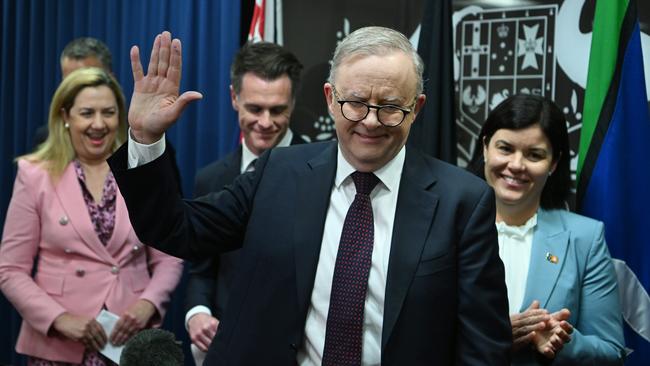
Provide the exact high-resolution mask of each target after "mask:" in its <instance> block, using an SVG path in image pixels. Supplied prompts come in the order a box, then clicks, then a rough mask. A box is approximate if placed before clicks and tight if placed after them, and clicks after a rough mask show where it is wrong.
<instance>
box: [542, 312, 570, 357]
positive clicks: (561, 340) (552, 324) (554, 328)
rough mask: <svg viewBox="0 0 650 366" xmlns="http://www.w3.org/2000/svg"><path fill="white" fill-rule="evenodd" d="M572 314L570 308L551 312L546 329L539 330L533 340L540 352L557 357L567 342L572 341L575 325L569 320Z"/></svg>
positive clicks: (546, 355)
mask: <svg viewBox="0 0 650 366" xmlns="http://www.w3.org/2000/svg"><path fill="white" fill-rule="evenodd" d="M570 316H571V312H570V311H569V310H568V309H562V310H559V311H557V312H555V313H553V314H551V318H550V320H549V321H548V322H547V326H546V328H545V329H544V330H542V331H538V332H537V334H536V335H535V337H534V339H533V342H534V344H535V348H536V349H537V351H538V352H539V353H541V354H542V355H544V356H545V357H547V358H551V359H552V358H555V357H556V356H557V354H558V352H560V350H562V348H563V347H564V345H565V344H566V343H569V342H571V333H573V326H572V325H571V323H569V322H568V321H567V319H569V317H570Z"/></svg>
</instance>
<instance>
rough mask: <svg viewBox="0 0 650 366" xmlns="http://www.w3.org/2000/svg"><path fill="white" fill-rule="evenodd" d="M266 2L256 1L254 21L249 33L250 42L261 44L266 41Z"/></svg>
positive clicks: (262, 0)
mask: <svg viewBox="0 0 650 366" xmlns="http://www.w3.org/2000/svg"><path fill="white" fill-rule="evenodd" d="M265 2H266V1H265V0H255V6H254V7H253V19H251V27H250V30H249V31H248V41H249V42H250V41H253V42H260V41H262V40H264V10H265V9H264V8H265V7H264V5H265V4H264V3H265Z"/></svg>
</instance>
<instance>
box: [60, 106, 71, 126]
mask: <svg viewBox="0 0 650 366" xmlns="http://www.w3.org/2000/svg"><path fill="white" fill-rule="evenodd" d="M59 115H60V116H61V118H62V119H63V122H66V123H68V122H69V120H70V115H69V114H68V112H67V111H66V110H65V108H61V110H60V111H59Z"/></svg>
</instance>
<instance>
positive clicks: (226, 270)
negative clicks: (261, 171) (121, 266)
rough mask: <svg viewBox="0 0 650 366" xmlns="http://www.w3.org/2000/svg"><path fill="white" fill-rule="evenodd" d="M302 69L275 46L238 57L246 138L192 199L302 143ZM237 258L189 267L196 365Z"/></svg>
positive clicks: (238, 107) (236, 89)
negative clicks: (295, 124) (297, 124)
mask: <svg viewBox="0 0 650 366" xmlns="http://www.w3.org/2000/svg"><path fill="white" fill-rule="evenodd" d="M301 70H302V64H301V63H300V62H299V61H298V59H297V58H296V56H295V55H293V54H292V53H291V52H289V51H287V50H286V49H284V48H283V47H281V46H278V45H276V44H273V43H268V42H258V43H247V44H245V45H244V46H243V47H242V48H241V49H240V50H239V52H237V54H236V55H235V57H234V59H233V62H232V65H231V66H230V80H231V85H230V97H231V101H232V107H233V108H234V110H235V111H236V112H237V117H238V120H239V129H240V130H241V132H242V135H243V137H244V139H243V141H242V144H241V145H240V146H239V147H238V148H237V149H236V150H234V151H233V152H231V153H230V154H228V155H227V156H226V157H224V158H222V159H220V160H218V161H215V162H213V163H211V164H210V165H208V166H206V167H205V168H203V169H201V170H200V171H199V172H198V173H197V175H196V178H195V180H194V182H195V183H194V197H201V196H203V195H206V194H208V193H210V192H217V191H220V190H222V189H223V188H224V187H225V186H226V185H228V184H231V183H232V182H233V181H234V180H235V178H237V176H239V175H240V174H243V173H244V172H248V171H252V170H254V169H255V168H254V164H255V161H257V158H259V156H260V155H261V154H262V153H264V152H265V151H266V150H268V149H270V148H273V147H275V146H278V147H284V146H289V145H295V144H299V143H302V141H301V140H300V138H299V137H298V135H294V134H293V133H292V131H291V129H290V128H289V119H290V117H291V113H292V112H293V109H294V105H295V98H296V92H297V90H298V87H299V84H300V72H301ZM239 255H240V254H239V251H232V252H228V253H224V254H221V255H218V256H215V257H214V258H206V259H204V260H202V261H200V262H188V264H189V271H188V273H189V277H188V282H187V292H186V296H185V301H186V311H187V313H186V315H185V326H186V328H187V331H188V333H189V335H190V339H191V340H192V355H193V356H194V361H195V363H196V364H197V365H202V364H203V360H204V358H205V353H206V352H207V350H208V347H209V346H210V343H211V342H212V338H214V335H215V333H216V331H217V327H218V325H219V319H221V317H222V315H223V311H224V308H225V307H226V303H227V301H228V297H229V294H230V292H231V289H230V288H231V287H232V285H233V279H234V276H235V271H236V268H237V263H238V260H239Z"/></svg>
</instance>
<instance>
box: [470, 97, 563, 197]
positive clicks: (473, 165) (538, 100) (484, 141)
mask: <svg viewBox="0 0 650 366" xmlns="http://www.w3.org/2000/svg"><path fill="white" fill-rule="evenodd" d="M534 125H538V126H539V127H540V128H541V129H542V132H544V135H545V136H546V138H548V140H549V141H550V142H551V148H552V149H553V162H554V163H557V166H556V169H555V171H554V172H553V174H551V176H550V177H548V179H547V180H546V184H545V185H544V189H543V190H542V197H541V202H540V205H541V206H542V208H545V209H551V208H564V207H566V200H567V199H568V197H569V194H570V192H571V172H570V170H569V160H570V158H571V157H570V154H569V135H568V133H567V127H566V119H565V118H564V114H563V113H562V112H561V111H560V109H559V108H558V107H557V106H556V105H555V103H553V102H552V101H550V100H548V99H546V98H544V97H540V96H536V95H524V94H518V95H513V96H511V97H509V98H508V99H506V100H504V101H503V102H501V104H499V105H498V106H497V107H496V108H495V109H494V110H493V111H492V112H490V114H489V115H488V117H487V119H486V120H485V123H484V124H483V127H482V128H481V132H480V133H479V136H478V141H479V146H477V148H476V150H475V151H474V156H473V158H472V161H471V162H470V164H469V166H468V170H470V171H471V172H473V173H474V174H476V175H478V176H479V177H481V178H483V179H485V162H484V157H483V147H484V146H488V145H489V144H490V139H491V138H492V136H494V134H495V133H496V132H497V131H498V130H500V129H506V130H521V129H524V128H527V127H530V126H534Z"/></svg>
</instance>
